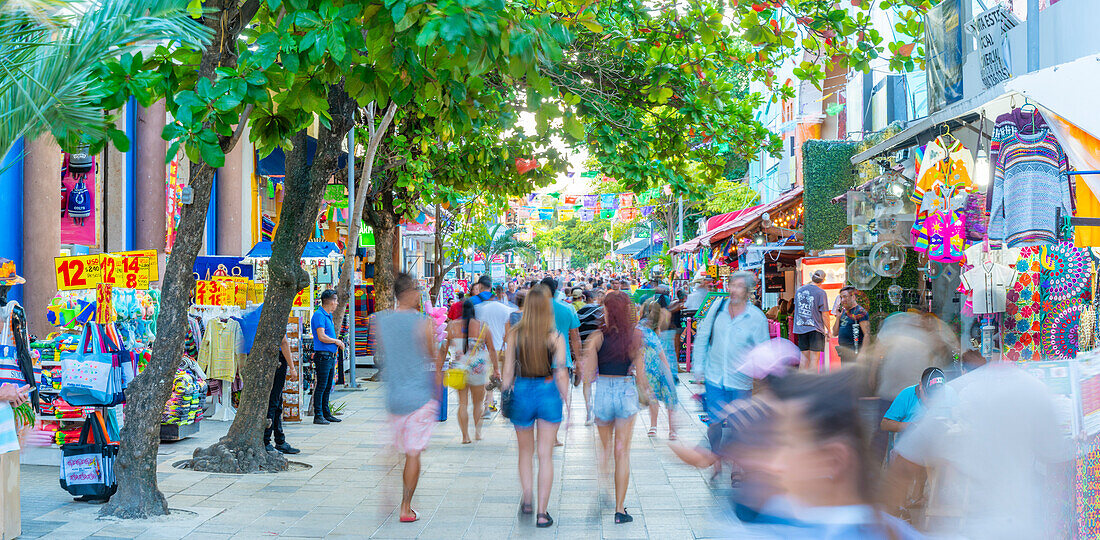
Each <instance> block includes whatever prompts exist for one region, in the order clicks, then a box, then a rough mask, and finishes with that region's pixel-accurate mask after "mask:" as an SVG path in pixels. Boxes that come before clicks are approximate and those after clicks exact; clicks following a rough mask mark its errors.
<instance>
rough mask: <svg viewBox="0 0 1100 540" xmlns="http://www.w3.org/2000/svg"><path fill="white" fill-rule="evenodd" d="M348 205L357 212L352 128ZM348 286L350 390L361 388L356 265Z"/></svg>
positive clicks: (350, 240) (350, 135)
mask: <svg viewBox="0 0 1100 540" xmlns="http://www.w3.org/2000/svg"><path fill="white" fill-rule="evenodd" d="M370 121H371V122H373V121H374V119H373V118H372V119H371V120H370ZM348 204H349V205H350V206H351V207H352V210H353V211H354V210H355V128H351V131H349V132H348ZM348 219H349V220H350V219H354V216H352V215H351V213H348ZM348 232H349V233H350V232H351V223H350V221H349V222H348ZM348 243H350V244H351V245H353V246H354V245H356V242H355V241H354V240H353V239H351V238H348ZM351 257H352V260H353V261H354V259H355V251H352V253H351ZM348 286H349V287H350V288H351V291H350V292H349V293H348V315H349V316H350V319H351V320H349V321H348V334H349V335H350V336H351V346H350V347H348V350H349V351H350V352H349V353H348V358H349V359H351V362H349V363H350V364H351V365H350V366H349V367H348V387H349V388H356V387H358V386H359V383H358V381H356V380H355V363H356V362H357V361H358V358H356V356H355V264H354V263H352V268H351V276H350V279H348Z"/></svg>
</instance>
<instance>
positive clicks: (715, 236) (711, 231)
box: [669, 187, 802, 253]
mask: <svg viewBox="0 0 1100 540" xmlns="http://www.w3.org/2000/svg"><path fill="white" fill-rule="evenodd" d="M801 197H802V188H801V187H796V188H794V189H792V190H790V191H788V192H786V193H784V194H782V195H780V196H779V198H777V199H775V200H774V201H772V202H770V203H767V204H760V205H757V206H752V207H749V208H745V209H744V210H738V211H736V212H730V213H728V214H722V215H720V216H715V217H712V218H710V219H709V220H707V232H705V233H703V234H700V235H699V236H696V237H695V238H692V239H691V240H688V241H687V242H684V243H683V244H680V245H678V246H674V247H673V248H671V249H669V251H671V252H672V253H693V252H695V251H698V250H699V249H701V248H704V247H707V246H711V245H714V244H715V243H717V242H720V241H722V240H724V239H726V238H729V237H730V236H731V235H733V234H734V233H736V232H738V231H740V230H741V229H743V228H745V226H747V225H749V224H751V223H752V222H753V221H755V220H757V219H760V216H762V215H763V214H764V213H766V212H770V211H772V210H775V209H776V208H779V207H781V206H783V205H784V204H787V203H789V202H791V201H793V200H795V199H799V198H801ZM715 220H724V221H722V222H721V224H720V225H718V226H717V227H712V226H711V224H712V223H713V222H714V221H715Z"/></svg>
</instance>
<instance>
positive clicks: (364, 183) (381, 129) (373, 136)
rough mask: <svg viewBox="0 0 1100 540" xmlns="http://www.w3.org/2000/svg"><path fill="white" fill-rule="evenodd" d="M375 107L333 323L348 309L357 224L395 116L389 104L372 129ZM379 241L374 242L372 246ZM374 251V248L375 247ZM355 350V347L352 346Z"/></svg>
mask: <svg viewBox="0 0 1100 540" xmlns="http://www.w3.org/2000/svg"><path fill="white" fill-rule="evenodd" d="M373 112H374V105H371V106H370V107H369V108H368V113H367V119H366V120H367V122H369V123H370V124H369V126H370V130H369V132H370V139H369V140H368V141H367V153H366V155H364V157H363V168H362V172H361V173H359V187H358V188H356V190H355V201H353V203H354V206H352V211H351V217H350V218H349V221H348V242H347V244H345V245H344V268H343V270H341V272H340V279H339V280H338V281H337V283H336V298H337V304H336V311H335V312H333V314H332V320H334V321H342V320H344V310H346V309H347V308H348V302H351V294H350V293H351V291H350V289H351V278H352V276H353V275H354V271H355V270H354V264H353V263H354V262H355V251H356V249H357V248H358V247H359V224H360V223H362V221H363V209H364V208H365V207H366V202H367V193H368V192H369V191H370V189H371V177H372V176H373V174H374V156H375V155H377V153H378V145H379V144H380V143H381V141H382V137H384V136H385V134H386V132H387V131H389V127H390V122H392V121H393V116H394V114H396V113H397V103H396V102H390V106H389V107H387V108H386V113H385V114H384V115H383V116H382V121H381V123H380V124H379V125H378V126H377V127H375V125H374V115H373ZM349 152H350V153H351V156H349V159H348V163H349V165H348V166H349V167H353V166H354V164H355V159H354V149H352V150H350V151H349ZM377 245H378V242H377V241H375V246H377ZM375 249H376V250H377V247H376V248H375ZM351 339H352V343H353V344H354V342H355V336H352V338H351ZM353 348H354V347H353Z"/></svg>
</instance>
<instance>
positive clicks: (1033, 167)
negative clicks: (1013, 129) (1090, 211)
mask: <svg viewBox="0 0 1100 540" xmlns="http://www.w3.org/2000/svg"><path fill="white" fill-rule="evenodd" d="M1068 167H1069V165H1068V162H1067V161H1066V154H1065V152H1063V151H1062V146H1061V145H1060V144H1058V140H1057V139H1055V137H1054V134H1053V133H1052V132H1050V131H1049V130H1045V129H1044V130H1041V131H1040V132H1039V133H1038V134H1036V135H1024V134H1022V133H1017V134H1016V135H1014V136H1013V137H1012V138H1010V139H1008V140H1007V141H1005V144H1004V146H1003V147H1002V148H1001V152H1000V155H999V157H998V160H997V167H996V169H995V171H994V173H993V188H992V190H993V195H992V199H991V206H990V212H989V214H990V218H989V238H991V239H998V240H1001V239H1003V240H1005V241H1006V243H1007V244H1008V245H1009V246H1010V247H1012V246H1021V245H1037V244H1049V243H1051V242H1054V241H1055V239H1056V238H1057V230H1056V229H1057V228H1058V227H1060V226H1061V224H1059V223H1057V222H1056V221H1057V220H1056V219H1055V218H1056V216H1055V214H1056V213H1057V211H1058V209H1061V215H1063V216H1071V215H1073V194H1072V193H1071V190H1070V183H1069V180H1068V179H1067V177H1065V176H1063V173H1065V172H1066V170H1067V169H1068Z"/></svg>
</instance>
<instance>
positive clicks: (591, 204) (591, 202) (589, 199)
mask: <svg viewBox="0 0 1100 540" xmlns="http://www.w3.org/2000/svg"><path fill="white" fill-rule="evenodd" d="M583 199H584V207H585V208H595V207H596V203H597V202H599V200H600V196H599V195H585V196H584V197H583Z"/></svg>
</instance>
